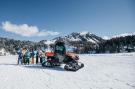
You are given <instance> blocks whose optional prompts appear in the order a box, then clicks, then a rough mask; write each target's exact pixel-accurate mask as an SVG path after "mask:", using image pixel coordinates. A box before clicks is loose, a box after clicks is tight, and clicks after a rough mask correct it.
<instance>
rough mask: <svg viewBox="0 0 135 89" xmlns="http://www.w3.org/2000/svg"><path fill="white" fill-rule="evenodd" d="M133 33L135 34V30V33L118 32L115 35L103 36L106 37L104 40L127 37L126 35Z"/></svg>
mask: <svg viewBox="0 0 135 89" xmlns="http://www.w3.org/2000/svg"><path fill="white" fill-rule="evenodd" d="M133 35H135V32H134V33H122V34H116V35H113V36H111V37H109V36H103V37H102V38H103V39H104V40H110V39H112V38H113V39H114V38H120V37H126V36H133Z"/></svg>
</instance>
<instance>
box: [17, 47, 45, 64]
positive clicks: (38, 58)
mask: <svg viewBox="0 0 135 89" xmlns="http://www.w3.org/2000/svg"><path fill="white" fill-rule="evenodd" d="M17 54H18V61H17V64H24V65H26V64H28V65H29V64H35V63H36V64H38V63H42V58H45V57H46V56H45V51H43V50H32V51H30V50H29V49H27V48H21V49H19V50H18V52H17Z"/></svg>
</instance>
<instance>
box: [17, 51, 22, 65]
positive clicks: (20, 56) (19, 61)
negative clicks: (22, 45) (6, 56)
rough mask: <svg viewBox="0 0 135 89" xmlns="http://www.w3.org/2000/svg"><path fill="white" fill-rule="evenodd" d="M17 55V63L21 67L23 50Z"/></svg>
mask: <svg viewBox="0 0 135 89" xmlns="http://www.w3.org/2000/svg"><path fill="white" fill-rule="evenodd" d="M17 54H18V62H17V63H18V65H19V63H21V64H22V50H21V49H20V50H18V52H17Z"/></svg>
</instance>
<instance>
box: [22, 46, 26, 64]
mask: <svg viewBox="0 0 135 89" xmlns="http://www.w3.org/2000/svg"><path fill="white" fill-rule="evenodd" d="M25 53H26V48H23V49H22V64H25V63H26V59H25Z"/></svg>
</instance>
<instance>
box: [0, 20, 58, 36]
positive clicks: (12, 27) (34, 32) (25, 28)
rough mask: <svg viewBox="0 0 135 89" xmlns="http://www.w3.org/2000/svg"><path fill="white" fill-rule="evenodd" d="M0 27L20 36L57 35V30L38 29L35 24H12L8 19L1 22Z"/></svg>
mask: <svg viewBox="0 0 135 89" xmlns="http://www.w3.org/2000/svg"><path fill="white" fill-rule="evenodd" d="M1 28H2V29H3V30H5V31H7V32H11V33H15V34H18V35H21V36H26V37H32V36H54V35H59V32H53V31H40V30H39V28H38V27H37V26H29V25H27V24H20V25H17V24H12V23H11V22H9V21H5V22H2V26H1Z"/></svg>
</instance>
